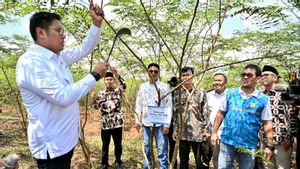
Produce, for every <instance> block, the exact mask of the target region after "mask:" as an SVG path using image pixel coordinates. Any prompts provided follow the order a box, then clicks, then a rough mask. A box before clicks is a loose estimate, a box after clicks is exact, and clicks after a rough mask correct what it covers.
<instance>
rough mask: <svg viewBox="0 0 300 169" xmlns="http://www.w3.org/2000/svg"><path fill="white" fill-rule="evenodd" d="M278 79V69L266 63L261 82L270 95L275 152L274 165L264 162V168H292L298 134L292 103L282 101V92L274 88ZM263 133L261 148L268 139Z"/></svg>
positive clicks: (272, 160) (272, 159) (266, 92)
mask: <svg viewBox="0 0 300 169" xmlns="http://www.w3.org/2000/svg"><path fill="white" fill-rule="evenodd" d="M277 81H278V71H277V70H276V69H275V68H274V67H272V66H268V65H265V66H264V67H263V70H262V79H261V83H262V85H264V86H265V91H264V93H265V94H267V95H268V96H269V97H270V102H271V110H272V122H273V144H274V150H273V151H274V153H273V156H272V158H271V162H272V163H273V165H268V164H267V163H266V162H264V163H263V166H264V168H268V169H269V168H270V169H271V168H274V169H275V168H284V169H290V168H291V154H292V147H293V136H294V135H296V132H297V130H296V118H297V114H296V113H295V109H294V107H293V106H292V104H287V103H284V102H282V100H281V93H280V92H276V91H275V90H273V87H274V85H275V83H276V82H277ZM260 134H261V140H262V144H261V148H264V147H265V145H266V139H265V135H264V134H263V132H261V133H260Z"/></svg>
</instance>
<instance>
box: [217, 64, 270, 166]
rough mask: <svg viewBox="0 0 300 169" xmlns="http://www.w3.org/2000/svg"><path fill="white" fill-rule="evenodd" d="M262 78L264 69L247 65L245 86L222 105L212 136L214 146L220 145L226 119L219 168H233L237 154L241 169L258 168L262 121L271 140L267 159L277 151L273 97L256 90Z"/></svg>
mask: <svg viewBox="0 0 300 169" xmlns="http://www.w3.org/2000/svg"><path fill="white" fill-rule="evenodd" d="M260 77H261V69H260V68H259V67H258V66H257V65H254V64H249V65H247V66H246V67H245V68H244V70H243V73H242V74H241V86H240V87H239V88H233V89H228V91H227V94H226V97H225V98H224V99H223V100H222V102H221V103H220V107H219V111H218V114H217V117H216V119H215V122H214V126H213V129H212V136H211V143H212V145H216V144H219V142H218V141H217V140H218V135H217V131H218V128H219V126H220V125H221V123H222V121H223V120H224V129H223V132H222V135H221V140H220V154H219V161H218V166H219V169H220V168H222V169H223V168H224V169H231V168H233V161H234V158H235V156H236V155H237V157H238V161H239V166H240V168H242V169H252V168H253V167H254V158H255V152H256V150H257V144H258V132H259V129H260V126H261V122H262V123H263V127H264V132H265V135H266V138H267V145H266V149H265V150H264V157H265V158H267V159H270V158H271V156H272V151H273V149H274V147H273V135H272V114H271V109H270V101H269V97H268V96H267V95H265V94H263V93H261V92H260V91H259V90H257V89H256V84H257V82H258V81H259V79H260ZM243 149H248V150H249V152H244V151H241V150H243Z"/></svg>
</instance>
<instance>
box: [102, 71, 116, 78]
mask: <svg viewBox="0 0 300 169" xmlns="http://www.w3.org/2000/svg"><path fill="white" fill-rule="evenodd" d="M106 77H114V74H113V73H112V72H106V74H105V76H104V78H106Z"/></svg>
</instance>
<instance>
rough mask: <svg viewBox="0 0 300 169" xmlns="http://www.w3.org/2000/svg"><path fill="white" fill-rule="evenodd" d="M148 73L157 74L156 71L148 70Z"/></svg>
mask: <svg viewBox="0 0 300 169" xmlns="http://www.w3.org/2000/svg"><path fill="white" fill-rule="evenodd" d="M149 73H151V74H152V73H154V74H158V70H149Z"/></svg>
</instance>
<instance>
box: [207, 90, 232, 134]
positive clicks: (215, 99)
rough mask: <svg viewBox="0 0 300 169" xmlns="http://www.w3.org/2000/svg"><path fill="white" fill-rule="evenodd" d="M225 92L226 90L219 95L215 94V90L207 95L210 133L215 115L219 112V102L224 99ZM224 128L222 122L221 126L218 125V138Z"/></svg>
mask: <svg viewBox="0 0 300 169" xmlns="http://www.w3.org/2000/svg"><path fill="white" fill-rule="evenodd" d="M226 91H227V89H225V91H224V92H223V93H221V94H218V93H216V91H215V90H213V91H210V92H208V93H207V95H206V96H207V103H208V109H209V111H210V115H209V131H210V132H211V130H212V128H213V126H214V122H215V118H216V116H217V113H218V111H219V104H220V103H221V100H222V99H223V98H224V97H226ZM223 128H224V124H223V122H222V124H221V125H220V127H219V129H218V133H217V134H218V136H219V137H220V136H221V134H222V131H223Z"/></svg>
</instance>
